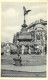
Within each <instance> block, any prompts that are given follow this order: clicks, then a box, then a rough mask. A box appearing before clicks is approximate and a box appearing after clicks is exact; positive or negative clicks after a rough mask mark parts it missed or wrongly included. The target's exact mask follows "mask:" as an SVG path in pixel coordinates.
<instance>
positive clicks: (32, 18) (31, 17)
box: [26, 13, 47, 24]
mask: <svg viewBox="0 0 48 80" xmlns="http://www.w3.org/2000/svg"><path fill="white" fill-rule="evenodd" d="M39 19H43V20H47V14H46V13H38V14H35V15H32V14H30V15H29V16H28V17H26V21H27V24H31V23H32V22H34V21H36V20H39Z"/></svg>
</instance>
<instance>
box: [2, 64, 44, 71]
mask: <svg viewBox="0 0 48 80" xmlns="http://www.w3.org/2000/svg"><path fill="white" fill-rule="evenodd" d="M1 69H2V70H14V71H26V72H45V71H46V65H42V66H15V65H2V66H1Z"/></svg>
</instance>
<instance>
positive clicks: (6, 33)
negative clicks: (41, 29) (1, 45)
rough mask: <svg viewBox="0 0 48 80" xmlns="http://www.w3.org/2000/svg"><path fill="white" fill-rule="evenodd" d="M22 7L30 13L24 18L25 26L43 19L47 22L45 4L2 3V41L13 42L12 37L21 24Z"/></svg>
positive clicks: (22, 17)
mask: <svg viewBox="0 0 48 80" xmlns="http://www.w3.org/2000/svg"><path fill="white" fill-rule="evenodd" d="M23 6H25V7H26V9H27V10H28V9H30V10H31V11H30V12H29V14H28V15H27V16H26V23H27V25H29V24H31V23H32V22H34V21H36V20H39V19H43V20H47V4H46V3H45V2H44V3H41V2H36V3H35V2H34V3H33V2H32V3H31V2H26V3H21V2H20V3H19V2H16V3H11V2H10V3H5V2H4V3H2V19H1V21H2V24H1V25H2V26H1V32H2V35H1V38H2V41H9V42H12V41H13V35H14V34H16V32H19V31H20V30H21V25H22V24H23V19H24V16H23Z"/></svg>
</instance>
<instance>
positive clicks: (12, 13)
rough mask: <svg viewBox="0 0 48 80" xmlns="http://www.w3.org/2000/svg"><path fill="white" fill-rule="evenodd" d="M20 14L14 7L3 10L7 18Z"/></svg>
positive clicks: (3, 14)
mask: <svg viewBox="0 0 48 80" xmlns="http://www.w3.org/2000/svg"><path fill="white" fill-rule="evenodd" d="M17 15H18V12H16V10H15V9H14V8H8V9H7V10H6V11H3V12H2V16H3V17H5V18H14V17H15V16H17Z"/></svg>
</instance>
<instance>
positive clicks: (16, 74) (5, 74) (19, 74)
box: [1, 70, 46, 78]
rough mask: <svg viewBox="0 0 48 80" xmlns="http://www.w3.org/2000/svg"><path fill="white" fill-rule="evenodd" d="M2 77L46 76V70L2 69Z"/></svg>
mask: <svg viewBox="0 0 48 80" xmlns="http://www.w3.org/2000/svg"><path fill="white" fill-rule="evenodd" d="M1 76H2V77H24V78H25V77H30V78H31V77H32V78H35V77H37V78H38V77H40V78H43V77H46V72H21V71H11V70H2V71H1Z"/></svg>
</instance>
